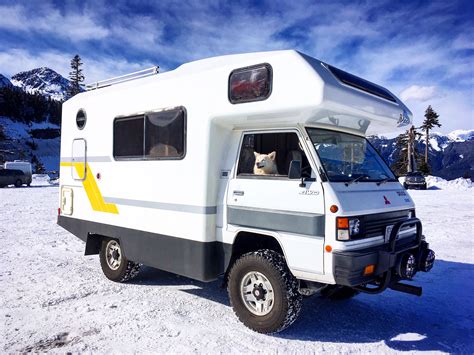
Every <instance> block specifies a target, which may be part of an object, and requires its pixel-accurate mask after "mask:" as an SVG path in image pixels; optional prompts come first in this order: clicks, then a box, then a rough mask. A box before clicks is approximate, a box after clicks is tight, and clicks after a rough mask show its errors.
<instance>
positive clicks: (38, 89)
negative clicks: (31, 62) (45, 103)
mask: <svg viewBox="0 0 474 355" xmlns="http://www.w3.org/2000/svg"><path fill="white" fill-rule="evenodd" d="M11 83H12V84H13V85H15V86H18V87H20V88H22V89H23V90H24V91H26V92H30V93H39V94H41V95H44V96H48V97H50V98H52V99H54V100H58V101H64V100H65V99H66V97H67V95H66V92H67V88H68V87H69V85H70V82H69V80H67V79H66V78H64V77H63V76H61V75H59V74H58V73H56V72H55V71H54V70H52V69H50V68H47V67H42V68H36V69H33V70H28V71H24V72H21V73H18V74H15V75H13V76H12V79H11Z"/></svg>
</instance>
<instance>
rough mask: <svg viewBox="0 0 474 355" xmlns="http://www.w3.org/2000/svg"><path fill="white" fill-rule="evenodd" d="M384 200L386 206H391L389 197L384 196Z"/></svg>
mask: <svg viewBox="0 0 474 355" xmlns="http://www.w3.org/2000/svg"><path fill="white" fill-rule="evenodd" d="M383 199H384V200H385V204H386V205H390V204H391V202H390V201H389V200H388V198H387V196H385V195H384V196H383Z"/></svg>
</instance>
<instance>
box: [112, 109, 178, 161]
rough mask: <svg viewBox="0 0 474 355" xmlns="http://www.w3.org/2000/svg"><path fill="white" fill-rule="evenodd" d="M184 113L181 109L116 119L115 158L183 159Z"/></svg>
mask: <svg viewBox="0 0 474 355" xmlns="http://www.w3.org/2000/svg"><path fill="white" fill-rule="evenodd" d="M185 142H186V112H185V110H184V109H183V108H178V109H173V110H166V111H161V112H151V113H147V114H145V115H140V116H133V117H124V118H117V119H116V120H115V122H114V157H116V158H118V159H180V158H182V157H184V155H185V148H186V147H185V145H186V143H185Z"/></svg>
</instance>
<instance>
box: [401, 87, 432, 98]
mask: <svg viewBox="0 0 474 355" xmlns="http://www.w3.org/2000/svg"><path fill="white" fill-rule="evenodd" d="M437 96H439V94H438V92H437V89H436V86H419V85H412V86H410V87H408V88H406V89H405V90H403V91H402V92H401V93H400V98H401V99H402V100H403V101H421V102H425V101H428V100H430V99H432V98H434V97H437Z"/></svg>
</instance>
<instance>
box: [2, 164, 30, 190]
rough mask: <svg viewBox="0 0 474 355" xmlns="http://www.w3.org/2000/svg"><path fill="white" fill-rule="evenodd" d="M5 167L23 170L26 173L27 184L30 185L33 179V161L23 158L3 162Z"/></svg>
mask: <svg viewBox="0 0 474 355" xmlns="http://www.w3.org/2000/svg"><path fill="white" fill-rule="evenodd" d="M3 166H4V168H5V169H13V170H21V171H23V173H24V174H25V177H26V181H25V184H27V185H28V186H30V184H31V182H32V179H33V170H32V167H31V163H30V162H27V161H22V160H15V161H7V162H5V163H4V164H3Z"/></svg>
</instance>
